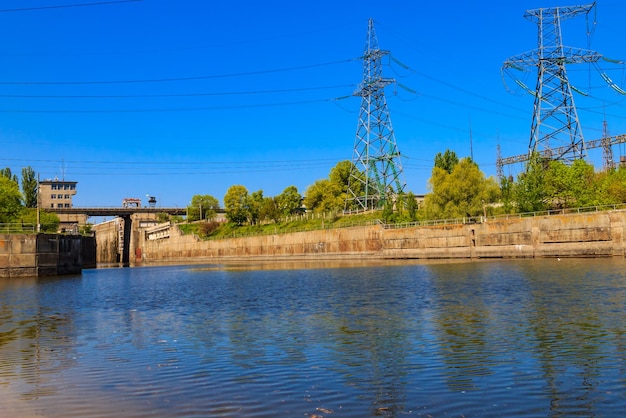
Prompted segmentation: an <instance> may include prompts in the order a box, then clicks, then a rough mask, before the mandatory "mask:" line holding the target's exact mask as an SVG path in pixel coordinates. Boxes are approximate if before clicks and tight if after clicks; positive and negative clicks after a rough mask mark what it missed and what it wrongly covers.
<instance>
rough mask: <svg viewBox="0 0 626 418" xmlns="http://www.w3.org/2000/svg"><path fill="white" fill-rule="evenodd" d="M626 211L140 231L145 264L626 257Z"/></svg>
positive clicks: (138, 244) (139, 261)
mask: <svg viewBox="0 0 626 418" xmlns="http://www.w3.org/2000/svg"><path fill="white" fill-rule="evenodd" d="M625 217H626V211H623V210H619V211H610V212H594V213H583V214H566V215H550V216H541V217H539V216H538V217H528V218H521V217H516V218H511V219H503V218H498V219H489V220H488V221H487V222H483V223H479V224H459V225H441V226H422V227H420V226H415V227H410V228H399V229H386V228H384V227H383V226H363V227H353V228H343V229H332V230H321V231H312V232H297V233H290V234H280V235H266V236H255V237H246V238H232V239H223V240H208V241H203V240H200V239H198V238H196V237H193V236H190V235H183V234H182V233H181V232H180V230H179V229H178V228H177V227H176V226H175V225H172V226H170V227H169V230H168V231H167V232H165V231H164V230H163V228H157V229H154V231H156V232H155V234H156V233H157V232H158V234H159V236H157V235H151V232H149V231H147V230H140V231H139V234H138V240H137V243H136V246H137V249H138V251H137V253H138V254H140V257H138V258H137V259H136V262H137V263H146V264H150V263H163V262H190V261H197V262H203V261H210V260H215V259H233V258H236V259H245V258H247V259H268V258H269V259H281V258H294V257H298V258H303V259H307V258H355V259H356V258H379V259H393V258H416V259H441V258H451V259H453V258H520V257H522V258H523V257H584V256H587V257H598V256H624V239H623V237H624V225H625V224H626V223H625V222H624V221H625Z"/></svg>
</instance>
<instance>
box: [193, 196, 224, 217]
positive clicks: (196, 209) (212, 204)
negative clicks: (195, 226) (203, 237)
mask: <svg viewBox="0 0 626 418" xmlns="http://www.w3.org/2000/svg"><path fill="white" fill-rule="evenodd" d="M219 208H220V204H219V202H218V200H217V199H216V198H215V197H213V196H211V195H208V194H202V195H201V194H197V195H194V196H193V197H192V198H191V204H190V205H189V206H188V207H187V217H188V219H189V220H190V221H199V220H203V219H207V220H213V219H215V217H216V216H217V210H218V209H219Z"/></svg>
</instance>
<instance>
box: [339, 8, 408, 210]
mask: <svg viewBox="0 0 626 418" xmlns="http://www.w3.org/2000/svg"><path fill="white" fill-rule="evenodd" d="M388 54H389V51H384V50H381V49H380V48H379V47H378V40H377V38H376V32H375V31H374V21H373V20H372V19H370V20H369V24H368V32H367V40H366V45H365V53H364V55H363V81H362V82H361V84H360V85H359V87H358V88H357V90H356V91H355V92H354V93H353V95H354V96H360V97H361V109H360V111H359V120H358V127H357V132H356V138H355V142H354V152H353V158H352V162H353V169H352V172H351V173H350V179H349V182H348V192H347V198H346V210H352V209H375V208H379V207H381V206H383V205H384V204H385V202H389V201H390V200H391V199H393V198H394V197H395V196H396V195H397V194H399V193H402V192H403V189H404V184H402V183H401V180H400V177H401V175H402V164H401V162H400V152H399V151H398V147H397V145H396V139H395V135H394V131H393V127H392V126H391V117H390V115H389V110H388V108H387V101H386V99H385V94H384V89H385V87H386V86H388V85H389V84H393V83H395V80H394V79H391V78H384V77H383V75H382V58H383V57H385V56H386V55H388Z"/></svg>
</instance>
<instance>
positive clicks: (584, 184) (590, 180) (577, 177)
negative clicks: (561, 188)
mask: <svg viewBox="0 0 626 418" xmlns="http://www.w3.org/2000/svg"><path fill="white" fill-rule="evenodd" d="M568 171H569V173H568V174H569V175H568V184H569V190H570V193H571V195H572V197H573V202H572V204H571V206H570V207H585V206H595V205H599V204H601V198H600V194H599V187H598V186H599V185H598V184H597V182H596V174H595V170H594V168H593V165H591V164H589V163H588V162H586V161H585V160H582V159H580V160H576V161H574V162H573V163H572V165H571V166H570V167H569V170H568Z"/></svg>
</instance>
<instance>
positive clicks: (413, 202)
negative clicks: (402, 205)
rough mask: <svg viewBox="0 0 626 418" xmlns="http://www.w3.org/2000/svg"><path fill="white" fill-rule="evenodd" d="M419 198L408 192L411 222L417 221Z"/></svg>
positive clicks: (408, 214) (407, 208) (407, 203)
mask: <svg viewBox="0 0 626 418" xmlns="http://www.w3.org/2000/svg"><path fill="white" fill-rule="evenodd" d="M417 210H418V205H417V198H416V197H415V195H414V194H413V192H408V193H407V194H406V211H407V216H408V218H409V221H415V220H417Z"/></svg>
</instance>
